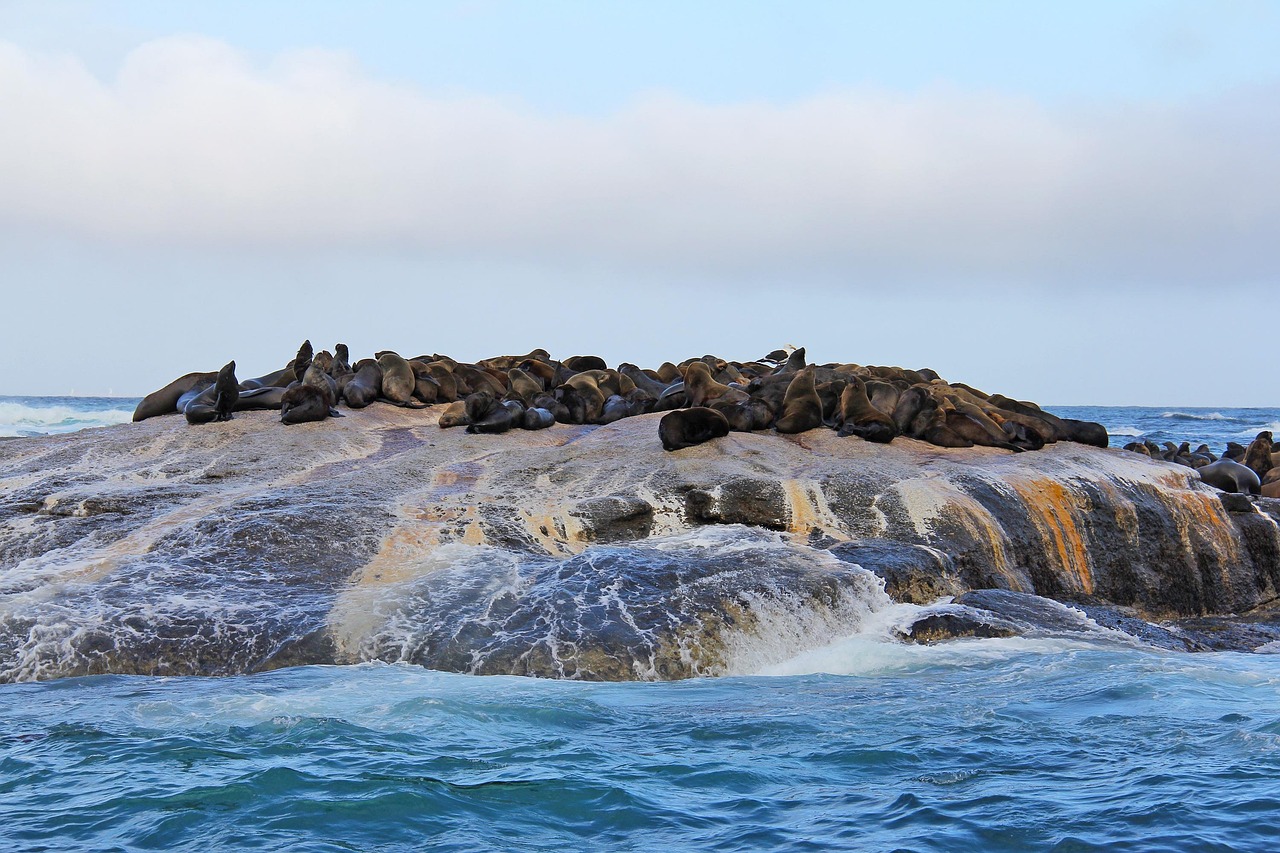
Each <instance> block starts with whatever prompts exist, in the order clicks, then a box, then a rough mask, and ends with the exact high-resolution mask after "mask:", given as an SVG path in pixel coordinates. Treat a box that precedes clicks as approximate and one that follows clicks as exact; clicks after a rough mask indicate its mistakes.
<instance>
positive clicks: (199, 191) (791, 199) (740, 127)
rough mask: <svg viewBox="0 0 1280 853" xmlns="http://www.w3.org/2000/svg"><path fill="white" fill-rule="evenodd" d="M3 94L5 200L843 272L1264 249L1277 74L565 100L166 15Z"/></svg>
mask: <svg viewBox="0 0 1280 853" xmlns="http://www.w3.org/2000/svg"><path fill="white" fill-rule="evenodd" d="M0 115H3V123H2V126H0V187H3V188H4V192H3V193H0V224H4V225H5V226H6V227H8V228H9V229H16V228H23V229H30V228H34V229H38V230H43V231H47V232H50V233H53V234H57V235H64V236H72V237H84V236H90V237H93V238H96V239H101V240H107V241H117V242H123V243H126V244H131V245H137V244H141V245H165V246H175V245H176V246H188V245H189V246H197V247H206V248H207V247H212V248H229V249H232V250H236V249H268V250H273V249H304V250H309V249H314V248H320V247H335V246H336V247H344V248H354V249H370V248H373V249H379V248H389V249H396V250H407V251H410V252H416V253H425V254H429V255H432V256H440V257H451V258H461V259H466V258H493V259H499V260H504V261H512V262H520V263H526V262H531V261H532V262H545V263H551V264H566V265H572V264H601V265H605V266H618V267H622V266H625V267H628V268H646V269H679V270H686V271H687V270H695V271H702V272H711V273H716V274H724V275H734V274H747V273H750V272H751V271H759V270H770V271H774V272H777V271H784V270H797V271H802V272H805V273H807V274H813V273H815V272H816V273H819V274H822V275H826V276H829V277H831V278H832V279H833V280H838V281H852V282H857V281H864V280H865V281H870V280H876V281H884V280H891V281H902V282H913V283H924V282H937V281H945V282H975V283H978V282H985V281H1001V282H1006V283H1025V282H1034V283H1046V284H1049V285H1054V284H1057V283H1065V282H1076V283H1081V282H1084V283H1102V284H1107V285H1110V284H1112V283H1116V282H1138V283H1141V282H1146V283H1149V284H1153V285H1156V284H1166V283H1192V284H1201V283H1208V282H1214V283H1219V282H1223V281H1231V282H1252V281H1262V280H1267V279H1270V278H1274V277H1275V276H1276V275H1277V273H1280V254H1277V253H1276V252H1275V251H1274V248H1273V243H1274V235H1275V234H1276V233H1280V153H1277V152H1280V88H1277V87H1265V86H1263V87H1257V88H1253V89H1248V90H1238V91H1235V92H1233V93H1231V94H1230V95H1229V96H1226V97H1219V98H1216V99H1206V100H1201V101H1198V102H1194V103H1183V104H1157V103H1108V104H1096V103H1094V104H1082V103H1076V104H1069V105H1046V104H1040V103H1036V102H1034V101H1031V100H1028V99H1026V98H1022V97H1012V96H1006V95H1003V94H1000V93H996V92H966V91H960V90H956V89H951V88H946V87H937V88H934V89H930V90H926V91H921V92H914V93H901V92H893V91H882V90H872V89H866V90H856V91H839V92H830V93H826V94H821V95H815V96H813V97H810V98H807V99H804V100H800V101H796V102H792V103H785V104H774V103H739V104H731V105H707V104H701V103H696V102H692V101H690V100H687V99H683V98H681V97H678V96H674V95H663V94H653V95H650V96H647V97H644V98H642V99H640V100H638V101H636V102H633V103H631V104H630V105H628V106H626V107H625V108H622V109H620V110H618V111H616V112H613V113H611V114H608V115H605V116H578V115H566V114H546V113H538V112H535V111H533V110H531V109H529V108H527V107H526V106H523V105H521V104H519V103H511V102H508V101H503V100H500V99H495V98H490V97H486V96H483V95H468V94H448V95H442V94H436V93H431V92H424V91H422V90H419V89H415V88H412V87H408V86H404V85H396V84H393V83H390V82H387V81H383V80H378V79H374V78H372V77H371V76H370V75H369V74H368V73H366V72H365V71H364V70H362V69H361V68H360V67H359V66H358V65H356V64H355V63H354V62H353V61H352V60H351V59H350V58H349V57H346V56H343V55H339V54H333V53H326V52H293V53H288V54H283V55H280V56H278V57H276V58H275V59H274V60H272V61H271V62H270V63H269V64H267V65H265V66H262V65H257V64H255V63H254V62H252V61H251V60H250V59H249V58H248V57H247V56H246V55H245V54H243V53H241V52H238V51H237V50H235V49H233V48H232V47H230V46H228V45H226V44H223V43H221V42H218V41H214V40H210V39H205V38H198V37H175V38H165V39H160V40H156V41H153V42H150V43H147V44H145V45H143V46H141V47H139V48H138V49H136V50H135V51H133V52H132V53H131V54H130V55H129V56H128V57H127V58H126V60H125V61H124V63H123V65H122V66H121V68H120V69H119V72H118V74H117V75H116V77H115V79H114V80H111V81H108V82H104V81H102V80H100V79H98V78H96V77H94V76H93V75H92V74H91V73H90V72H89V71H87V70H86V69H85V67H84V66H83V65H82V64H81V63H80V62H78V61H77V60H75V59H74V58H71V57H67V56H57V55H47V54H39V53H35V52H31V51H27V50H24V49H23V48H20V47H17V46H14V45H12V44H5V43H0Z"/></svg>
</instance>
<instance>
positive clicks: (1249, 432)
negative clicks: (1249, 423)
mask: <svg viewBox="0 0 1280 853" xmlns="http://www.w3.org/2000/svg"><path fill="white" fill-rule="evenodd" d="M1263 430H1271V433H1272V434H1273V435H1275V434H1277V433H1280V421H1273V422H1271V423H1269V424H1264V425H1263V426H1260V427H1248V428H1246V429H1242V430H1240V431H1239V432H1238V433H1236V435H1238V436H1241V437H1242V438H1254V437H1255V436H1256V435H1257V434H1258V433H1260V432H1262V431H1263Z"/></svg>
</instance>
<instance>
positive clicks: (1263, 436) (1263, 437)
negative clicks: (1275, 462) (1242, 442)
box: [1244, 429, 1271, 477]
mask: <svg viewBox="0 0 1280 853" xmlns="http://www.w3.org/2000/svg"><path fill="white" fill-rule="evenodd" d="M1244 464H1245V465H1246V466H1247V467H1249V468H1251V469H1252V470H1253V473H1255V474H1257V475H1258V476H1259V477H1261V476H1263V475H1264V474H1266V473H1267V472H1268V471H1270V470H1271V430H1269V429H1264V430H1263V431H1262V432H1260V433H1258V437H1257V438H1255V439H1254V440H1253V441H1251V442H1249V447H1248V448H1247V449H1246V450H1245V452H1244Z"/></svg>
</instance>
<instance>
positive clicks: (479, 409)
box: [463, 391, 524, 434]
mask: <svg viewBox="0 0 1280 853" xmlns="http://www.w3.org/2000/svg"><path fill="white" fill-rule="evenodd" d="M463 406H464V407H465V408H466V412H467V420H468V421H470V423H468V424H467V432H469V433H489V434H496V433H503V432H506V431H507V430H509V429H511V428H512V427H513V426H515V425H516V424H517V423H518V422H523V420H524V407H523V406H521V405H520V404H519V403H517V402H515V401H508V402H507V403H503V402H502V401H501V400H498V399H497V398H495V397H494V396H493V395H492V394H490V393H489V392H488V391H477V392H476V393H474V394H470V395H468V396H467V398H466V400H464V401H463ZM517 412H518V413H519V418H520V420H519V421H517V420H516V418H517Z"/></svg>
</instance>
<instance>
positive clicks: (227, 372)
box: [133, 341, 1108, 451]
mask: <svg viewBox="0 0 1280 853" xmlns="http://www.w3.org/2000/svg"><path fill="white" fill-rule="evenodd" d="M373 402H387V403H392V404H394V405H397V406H406V407H409V408H425V407H426V406H429V405H433V404H437V403H447V404H448V407H447V408H446V409H445V410H444V412H443V414H441V415H440V419H439V425H440V426H441V427H454V426H465V427H466V429H467V431H468V432H474V433H500V432H506V431H507V430H509V429H512V428H521V429H544V428H546V427H549V426H551V425H552V424H555V423H565V424H607V423H611V422H613V421H616V420H618V419H620V418H625V417H629V416H631V415H641V414H647V413H650V412H668V414H667V415H666V416H665V417H663V418H662V420H661V422H660V424H659V428H658V435H659V438H660V439H661V441H662V445H663V447H664V448H666V449H667V450H678V449H680V448H683V447H690V446H693V445H695V444H700V443H702V442H704V441H709V440H711V439H713V438H717V437H719V436H723V435H727V434H728V433H729V432H730V431H731V430H733V431H752V430H764V429H770V428H773V429H776V430H777V431H778V432H779V433H787V434H789V433H799V432H804V431H805V430H810V429H816V428H818V427H824V426H825V427H829V428H832V429H836V430H838V431H839V433H840V435H842V436H850V435H855V436H859V437H861V438H863V439H865V440H867V441H875V442H889V441H892V440H893V439H894V438H895V437H897V436H899V435H905V436H909V437H912V438H918V439H922V440H924V441H927V442H930V443H932V444H935V445H938V446H941V447H973V446H974V445H983V446H989V447H1002V448H1005V449H1007V450H1011V451H1023V450H1038V449H1040V448H1041V447H1043V446H1044V445H1046V444H1050V443H1053V442H1056V441H1077V442H1082V443H1085V444H1091V445H1095V446H1097V447H1106V446H1107V443H1108V438H1107V432H1106V429H1105V428H1104V427H1102V426H1101V425H1100V424H1096V423H1090V422H1086V421H1076V420H1071V419H1067V418H1058V417H1055V416H1054V415H1052V414H1049V413H1048V412H1045V411H1043V410H1041V409H1040V407H1039V406H1037V405H1036V404H1034V403H1026V402H1021V401H1018V400H1013V399H1010V398H1008V397H1004V396H1001V395H999V394H986V393H983V392H982V391H979V390H977V389H976V388H971V387H970V386H968V385H964V384H961V383H948V382H945V381H943V380H942V379H941V378H940V377H939V376H938V374H937V373H935V372H934V371H932V370H929V369H923V370H904V369H902V368H900V367H870V366H863V365H858V364H836V363H833V364H821V365H815V364H809V363H807V362H806V360H805V350H804V348H803V347H801V348H799V349H793V350H790V351H787V350H776V351H774V352H771V353H769V355H767V356H765V357H763V358H760V359H758V360H756V361H752V362H736V361H726V360H724V359H722V358H717V357H715V356H710V355H708V356H703V357H702V358H695V359H689V360H687V361H684V362H681V363H680V364H678V365H677V364H672V363H671V362H667V363H664V364H663V365H662V366H661V367H659V368H658V369H657V370H642V369H640V368H639V367H637V366H636V365H634V364H625V363H624V364H621V365H619V366H618V367H617V368H616V369H615V368H610V367H609V366H608V365H606V364H605V362H604V360H603V359H601V358H599V357H597V356H574V357H572V358H567V359H565V360H564V361H557V360H555V359H553V358H551V356H550V354H548V353H547V352H546V351H545V350H534V351H533V352H530V353H528V354H526V355H519V356H497V357H495V358H487V359H482V360H480V361H478V362H475V363H471V364H468V363H464V362H459V361H456V360H455V359H452V358H449V357H447V356H443V355H421V356H416V357H414V358H408V359H406V358H403V357H401V356H400V355H398V354H397V353H394V352H389V351H384V352H379V353H377V354H376V356H375V357H374V358H365V359H361V360H359V361H357V362H356V363H355V364H351V363H350V362H349V354H348V349H347V347H346V346H345V345H344V344H338V345H337V346H336V347H335V348H334V352H333V353H329V352H327V351H323V352H320V353H315V352H314V351H313V350H312V347H311V342H310V341H306V342H304V343H303V345H302V347H301V348H300V349H299V350H298V354H297V355H296V356H295V357H294V359H293V360H292V361H290V362H289V363H288V364H286V365H285V366H284V367H283V368H282V369H280V370H277V371H275V372H273V373H270V374H267V375H266V376H261V377H258V378H256V379H247V380H245V381H243V382H236V380H235V362H234V361H233V362H231V363H229V364H227V365H226V366H225V367H223V368H222V370H220V371H217V372H214V373H188V374H187V375H185V376H183V377H181V378H179V379H176V380H174V381H173V382H171V383H169V384H168V385H166V386H165V387H164V388H162V389H160V390H159V391H156V392H154V393H152V394H149V395H148V396H147V397H146V398H145V399H144V400H143V401H142V402H141V403H140V404H139V405H138V408H137V410H136V411H135V412H134V415H133V419H134V420H135V421H141V420H144V419H146V418H149V417H154V416H156V415H164V414H172V413H182V414H183V415H185V416H186V418H187V420H188V421H189V422H190V423H193V424H198V423H208V422H210V421H216V420H222V419H227V418H230V417H231V412H232V411H243V410H247V409H278V410H280V419H281V421H282V422H283V423H286V424H293V423H303V422H307V421H319V420H323V419H324V418H326V417H340V416H341V414H340V412H339V411H338V410H337V406H338V405H339V404H340V403H345V404H346V406H347V407H349V408H352V409H359V408H363V407H365V406H368V405H370V404H371V403H373Z"/></svg>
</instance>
